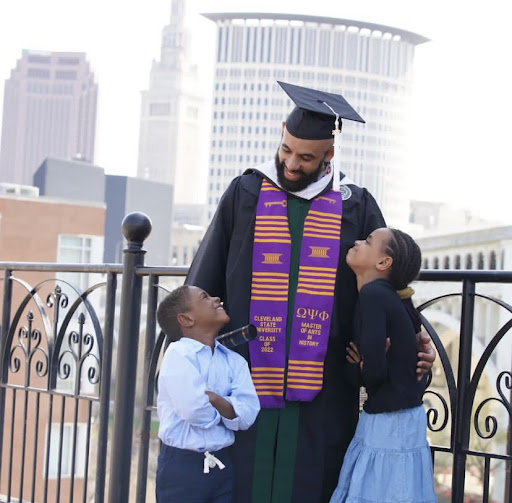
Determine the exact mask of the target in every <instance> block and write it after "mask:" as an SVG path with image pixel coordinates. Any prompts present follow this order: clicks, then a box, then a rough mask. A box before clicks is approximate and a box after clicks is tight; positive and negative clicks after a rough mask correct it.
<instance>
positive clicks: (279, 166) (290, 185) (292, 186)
mask: <svg viewBox="0 0 512 503" xmlns="http://www.w3.org/2000/svg"><path fill="white" fill-rule="evenodd" d="M275 163H276V170H277V181H278V182H279V185H281V187H282V188H283V189H284V190H286V191H288V192H300V191H301V190H304V189H305V188H306V187H307V186H308V185H310V184H312V183H313V182H316V181H317V180H318V177H319V175H320V173H321V172H322V171H323V169H324V166H325V163H324V160H323V159H322V160H321V161H320V163H319V164H318V167H317V168H316V169H315V171H313V172H312V173H310V174H309V175H308V174H306V173H304V172H303V171H302V170H300V171H299V173H300V175H301V177H300V178H299V179H298V180H288V179H287V178H286V177H285V176H284V170H285V164H284V162H281V161H280V160H279V153H278V152H276V157H275Z"/></svg>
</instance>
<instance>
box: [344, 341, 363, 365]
mask: <svg viewBox="0 0 512 503" xmlns="http://www.w3.org/2000/svg"><path fill="white" fill-rule="evenodd" d="M347 361H348V362H349V363H356V364H357V365H359V368H360V369H361V370H363V359H362V358H361V353H359V349H358V348H357V346H356V344H355V342H351V343H350V344H349V345H348V348H347Z"/></svg>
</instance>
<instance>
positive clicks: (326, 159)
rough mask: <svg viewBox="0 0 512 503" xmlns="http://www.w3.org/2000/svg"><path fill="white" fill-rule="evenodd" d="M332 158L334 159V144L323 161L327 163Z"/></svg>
mask: <svg viewBox="0 0 512 503" xmlns="http://www.w3.org/2000/svg"><path fill="white" fill-rule="evenodd" d="M333 157H334V144H333V145H331V148H330V149H329V150H328V151H327V153H326V154H325V157H324V161H325V162H329V161H330V160H331V159H332V158H333Z"/></svg>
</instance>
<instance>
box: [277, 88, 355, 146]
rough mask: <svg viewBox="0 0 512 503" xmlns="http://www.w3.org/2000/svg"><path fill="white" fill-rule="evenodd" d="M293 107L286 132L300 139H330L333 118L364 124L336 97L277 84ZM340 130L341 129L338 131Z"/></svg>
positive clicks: (333, 122) (339, 97)
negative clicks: (293, 104)
mask: <svg viewBox="0 0 512 503" xmlns="http://www.w3.org/2000/svg"><path fill="white" fill-rule="evenodd" d="M277 83H278V84H279V85H280V86H281V87H282V88H283V90H284V92H285V93H286V94H287V95H288V96H289V97H290V99H291V100H292V101H293V102H294V103H295V105H296V107H295V108H294V109H293V111H292V112H291V114H290V115H289V116H288V118H287V119H286V129H287V130H288V132H289V133H290V134H291V135H292V136H295V138H300V139H302V140H327V139H329V138H332V134H333V133H332V131H333V129H335V120H336V115H338V117H339V119H348V120H351V121H356V122H364V119H363V118H362V117H361V116H360V115H359V114H358V113H357V112H356V111H355V110H354V109H353V108H352V107H351V106H350V105H349V104H348V102H347V100H346V99H345V98H343V96H341V95H339V94H333V93H327V92H325V91H318V90H316V89H309V88H307V87H301V86H295V85H293V84H287V83H286V82H279V81H278V82H277ZM340 129H341V128H340Z"/></svg>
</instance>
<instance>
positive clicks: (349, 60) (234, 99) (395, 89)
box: [205, 13, 427, 225]
mask: <svg viewBox="0 0 512 503" xmlns="http://www.w3.org/2000/svg"><path fill="white" fill-rule="evenodd" d="M205 16H206V17H207V18H208V19H210V20H212V21H214V22H215V23H216V25H217V48H216V64H215V76H214V94H213V99H214V101H213V110H212V113H213V122H212V131H211V145H210V158H209V174H208V190H207V194H208V217H209V218H211V217H212V215H213V212H214V211H215V208H216V207H217V204H218V202H219V198H220V196H221V195H222V193H223V192H224V190H225V188H226V187H227V185H228V184H229V182H230V181H231V180H232V179H233V177H234V176H236V175H238V174H240V173H242V172H243V171H244V170H245V169H247V168H249V167H251V166H255V165H257V164H260V163H261V162H264V161H267V160H268V159H270V158H272V157H273V155H274V154H275V152H276V149H277V147H278V143H279V138H280V134H281V122H282V121H283V120H285V119H286V116H287V114H288V113H289V112H290V111H291V110H292V108H293V103H291V101H290V100H289V99H288V98H287V96H286V94H285V93H284V92H283V90H282V89H281V88H280V87H279V85H278V84H277V83H276V81H277V80H280V81H284V82H289V83H292V84H297V85H301V86H304V87H311V88H315V89H320V90H324V91H328V92H332V93H339V94H342V95H343V96H344V97H345V98H346V99H347V101H348V102H349V103H350V104H351V105H352V106H353V107H354V108H355V109H356V110H357V111H358V112H359V113H360V114H361V116H362V117H363V118H364V119H365V120H366V124H356V123H352V122H351V121H345V122H344V123H343V134H342V144H343V147H342V153H343V165H342V171H343V172H344V173H345V174H346V175H347V176H348V177H350V178H351V179H352V180H353V181H354V182H355V183H356V184H358V185H360V186H364V187H367V188H368V189H369V190H370V191H371V192H372V193H373V195H374V196H375V197H376V199H377V201H378V202H379V204H380V206H381V208H382V211H383V213H384V215H385V216H386V219H387V220H388V222H391V223H393V224H395V225H397V222H405V221H407V217H408V209H409V207H408V201H407V194H405V184H404V175H405V168H406V166H405V158H404V157H405V133H406V112H407V105H408V98H409V97H410V94H411V85H412V64H413V59H414V51H415V47H416V46H417V45H418V44H421V43H424V42H426V41H427V39H426V38H424V37H422V36H420V35H417V34H414V33H411V32H408V31H405V30H400V29H397V28H391V27H388V26H382V25H377V24H371V23H365V22H360V21H351V20H347V19H335V18H329V17H316V16H305V15H293V14H290V15H287V14H259V13H251V14H244V13H227V14H225V13H224V14H205Z"/></svg>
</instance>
